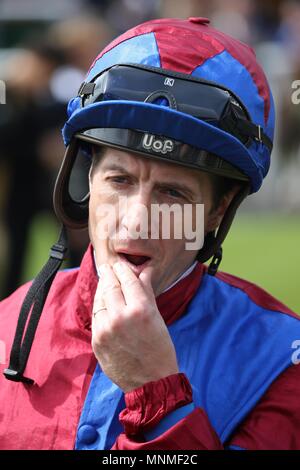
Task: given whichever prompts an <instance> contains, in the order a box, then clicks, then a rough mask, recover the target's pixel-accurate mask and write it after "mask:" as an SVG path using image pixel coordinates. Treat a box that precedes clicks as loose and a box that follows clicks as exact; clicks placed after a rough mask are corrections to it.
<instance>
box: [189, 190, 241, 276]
mask: <svg viewBox="0 0 300 470" xmlns="http://www.w3.org/2000/svg"><path fill="white" fill-rule="evenodd" d="M249 192H250V186H249V184H246V185H243V186H242V188H241V189H240V191H239V192H238V193H237V194H236V195H235V197H234V198H233V199H232V201H231V203H230V204H229V207H228V209H227V211H226V212H225V214H224V217H223V219H222V222H221V224H220V227H219V228H218V231H217V233H214V232H210V233H208V234H207V235H206V237H205V241H204V246H203V248H202V249H201V250H200V251H199V252H198V255H197V257H196V259H197V260H198V261H200V262H201V263H205V262H206V261H208V260H209V259H210V258H211V257H212V256H213V259H212V261H211V263H210V265H209V267H208V271H207V272H208V274H210V275H211V276H214V275H215V274H216V273H217V271H218V268H219V265H220V263H221V261H222V243H223V241H224V240H225V238H226V235H227V233H228V231H229V229H230V227H231V224H232V222H233V219H234V216H235V213H236V211H237V209H238V207H239V205H240V204H241V202H242V201H243V200H244V199H245V197H246V196H248V194H249Z"/></svg>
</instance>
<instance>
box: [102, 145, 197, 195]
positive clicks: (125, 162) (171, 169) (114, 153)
mask: <svg viewBox="0 0 300 470" xmlns="http://www.w3.org/2000/svg"><path fill="white" fill-rule="evenodd" d="M100 166H101V168H102V170H103V171H109V170H112V171H114V170H115V171H123V172H124V173H126V174H128V175H132V176H134V177H136V176H137V175H136V172H138V173H141V180H142V181H147V180H149V179H150V178H151V174H152V175H154V176H156V173H158V175H157V177H155V179H154V182H153V183H154V184H155V185H158V186H159V185H170V186H171V185H173V184H174V187H175V186H178V189H179V185H180V184H181V185H182V186H185V187H186V188H187V190H188V191H189V193H191V192H192V193H193V194H194V196H195V197H200V196H201V195H202V190H201V189H202V178H203V172H201V171H199V170H193V169H192V168H191V169H190V168H183V167H180V168H178V167H179V165H176V164H173V163H169V162H163V161H161V162H160V161H157V160H156V159H153V158H151V157H144V156H140V155H136V154H132V155H131V154H129V153H127V152H125V151H122V150H116V149H109V148H107V149H106V151H105V153H104V155H103V159H102V161H101V163H100ZM178 170H180V172H179V173H178ZM195 172H196V173H195ZM183 174H184V175H186V177H187V178H188V181H182V178H181V176H179V175H183ZM191 179H193V180H194V181H191ZM193 182H195V186H194V185H193V184H192V183H193Z"/></svg>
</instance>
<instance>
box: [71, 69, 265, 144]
mask: <svg viewBox="0 0 300 470" xmlns="http://www.w3.org/2000/svg"><path fill="white" fill-rule="evenodd" d="M78 95H79V96H80V97H81V105H82V107H86V106H88V105H90V104H93V103H97V102H102V101H111V100H112V101H114V100H128V101H140V102H145V103H147V102H148V103H153V104H155V103H157V104H160V105H165V106H169V107H170V108H171V109H175V110H177V111H180V112H182V113H186V114H190V115H192V116H194V117H196V118H198V119H201V120H203V121H206V122H208V123H209V124H211V125H214V126H216V127H219V128H220V129H222V130H223V131H225V132H228V133H229V134H231V135H233V136H234V137H236V138H237V139H238V140H239V141H240V142H242V143H243V144H244V145H245V146H249V145H250V144H251V143H252V140H253V139H255V140H257V141H259V142H261V143H262V144H264V145H266V146H267V147H268V149H269V150H270V151H271V150H272V141H271V140H270V139H269V137H268V136H267V135H266V134H265V133H264V131H263V129H262V127H261V126H259V125H256V124H254V123H253V122H252V121H251V118H250V116H249V113H248V111H247V109H246V108H245V106H244V105H243V103H242V102H241V101H240V100H239V98H238V97H237V96H236V95H235V94H234V93H233V92H232V91H230V90H228V89H226V88H225V87H222V86H221V85H219V84H216V83H214V82H210V81H207V80H204V79H200V78H197V77H190V76H189V77H187V75H185V74H181V73H177V72H171V71H167V70H164V69H159V68H155V67H150V66H141V65H139V66H137V65H134V64H124V65H115V66H113V67H111V68H109V69H107V70H105V71H104V72H102V73H101V74H100V75H98V76H96V77H95V78H94V79H93V81H91V82H88V83H86V82H84V83H83V84H82V85H81V87H80V89H79V91H78Z"/></svg>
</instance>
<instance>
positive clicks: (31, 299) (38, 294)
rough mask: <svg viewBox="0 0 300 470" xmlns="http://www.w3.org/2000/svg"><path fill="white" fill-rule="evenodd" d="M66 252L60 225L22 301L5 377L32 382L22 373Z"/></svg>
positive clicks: (64, 235)
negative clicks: (55, 237) (45, 257)
mask: <svg viewBox="0 0 300 470" xmlns="http://www.w3.org/2000/svg"><path fill="white" fill-rule="evenodd" d="M66 251H67V232H66V228H65V226H64V225H63V226H62V229H61V232H60V236H59V239H58V241H57V243H55V244H54V245H53V246H52V248H51V250H50V257H49V259H48V261H47V263H46V264H45V266H44V267H43V268H42V270H41V271H40V272H39V274H38V275H37V277H36V278H35V279H34V281H33V282H32V284H31V286H30V288H29V290H28V292H27V294H26V297H25V299H24V301H23V304H22V307H21V310H20V314H19V319H18V324H17V328H16V333H15V337H14V341H13V345H12V349H11V353H10V360H9V366H8V368H7V369H5V370H4V372H3V374H4V375H5V377H6V378H7V379H8V380H12V381H14V382H24V383H27V384H33V383H34V381H33V380H32V379H30V378H28V377H24V375H23V373H24V370H25V368H26V365H27V361H28V358H29V354H30V350H31V347H32V343H33V340H34V337H35V333H36V329H37V326H38V323H39V320H40V317H41V314H42V311H43V308H44V304H45V301H46V298H47V295H48V292H49V289H50V287H51V285H52V282H53V280H54V278H55V275H56V273H57V271H58V269H59V268H60V266H61V264H62V262H63V260H64V259H65V255H66ZM26 324H27V328H26V330H25V327H26Z"/></svg>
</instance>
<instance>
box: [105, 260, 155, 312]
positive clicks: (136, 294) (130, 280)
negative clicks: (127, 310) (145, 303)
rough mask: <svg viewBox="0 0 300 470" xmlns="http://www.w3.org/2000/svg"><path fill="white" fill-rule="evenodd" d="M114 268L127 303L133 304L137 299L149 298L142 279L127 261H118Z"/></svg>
mask: <svg viewBox="0 0 300 470" xmlns="http://www.w3.org/2000/svg"><path fill="white" fill-rule="evenodd" d="M113 269H114V271H115V272H116V274H117V276H118V278H119V281H120V284H121V288H122V291H123V295H124V299H125V303H126V305H130V304H132V303H133V301H134V300H135V299H147V298H148V297H147V295H146V292H145V289H144V287H143V285H142V283H141V281H140V280H139V279H138V278H137V277H136V275H135V274H134V272H133V271H132V270H131V269H130V267H129V266H127V264H126V263H123V262H117V263H115V264H114V265H113Z"/></svg>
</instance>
